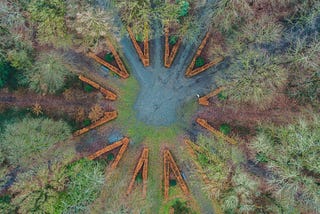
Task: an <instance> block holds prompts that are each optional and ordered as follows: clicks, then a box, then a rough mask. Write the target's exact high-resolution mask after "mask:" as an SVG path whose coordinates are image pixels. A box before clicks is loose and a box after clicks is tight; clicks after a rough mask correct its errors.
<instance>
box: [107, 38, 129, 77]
mask: <svg viewBox="0 0 320 214" xmlns="http://www.w3.org/2000/svg"><path fill="white" fill-rule="evenodd" d="M106 43H107V45H108V47H109V49H110V51H111V52H112V54H113V56H114V59H115V60H116V62H117V64H118V66H119V68H120V71H121V75H122V76H121V75H120V76H121V77H123V78H128V77H129V73H128V71H127V69H126V67H125V66H124V64H123V62H122V60H121V58H120V56H119V54H118V52H117V51H116V49H115V48H114V46H113V45H112V43H111V42H110V40H109V39H106Z"/></svg>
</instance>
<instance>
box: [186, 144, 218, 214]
mask: <svg viewBox="0 0 320 214" xmlns="http://www.w3.org/2000/svg"><path fill="white" fill-rule="evenodd" d="M184 142H185V144H186V146H187V150H188V152H189V154H190V156H191V157H192V158H193V160H194V161H193V162H194V164H195V166H196V167H197V170H198V172H199V173H200V175H201V177H202V180H203V182H204V183H205V184H206V185H208V184H210V183H211V184H212V183H213V181H212V180H210V179H209V178H208V176H207V175H206V173H205V172H204V170H203V168H202V166H201V165H200V164H199V163H198V161H196V160H197V159H198V158H197V155H196V152H200V153H202V154H205V155H209V154H207V151H205V149H203V148H201V147H200V146H199V145H197V144H195V143H193V142H191V141H190V140H189V139H185V141H184ZM214 185H215V184H214ZM212 203H213V206H214V211H215V213H217V214H222V213H223V212H222V210H221V208H220V206H219V203H218V202H217V201H216V200H215V199H213V201H212Z"/></svg>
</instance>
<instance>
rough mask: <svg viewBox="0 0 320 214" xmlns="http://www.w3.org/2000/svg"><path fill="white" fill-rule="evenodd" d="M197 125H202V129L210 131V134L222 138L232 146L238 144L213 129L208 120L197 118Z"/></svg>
mask: <svg viewBox="0 0 320 214" xmlns="http://www.w3.org/2000/svg"><path fill="white" fill-rule="evenodd" d="M197 123H198V124H199V125H201V126H202V127H204V128H205V129H207V130H209V131H210V132H212V133H213V134H214V135H215V136H216V137H218V138H222V139H223V140H225V141H227V142H228V143H230V144H233V145H234V144H237V142H236V141H235V140H234V139H232V138H230V137H228V136H226V135H224V134H223V133H221V132H220V131H218V130H216V129H215V128H213V127H212V126H211V125H210V124H209V123H208V122H207V121H206V120H204V119H201V118H197Z"/></svg>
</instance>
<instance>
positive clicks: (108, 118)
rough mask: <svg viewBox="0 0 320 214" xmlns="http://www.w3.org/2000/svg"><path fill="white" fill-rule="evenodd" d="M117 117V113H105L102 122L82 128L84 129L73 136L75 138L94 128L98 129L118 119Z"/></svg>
mask: <svg viewBox="0 0 320 214" xmlns="http://www.w3.org/2000/svg"><path fill="white" fill-rule="evenodd" d="M117 116H118V113H117V112H116V111H111V112H105V113H104V116H103V117H102V118H101V119H100V120H98V121H97V122H95V123H93V124H91V125H89V126H86V127H84V128H82V129H80V130H78V131H76V132H75V133H74V134H73V136H79V135H82V134H84V133H86V132H88V131H90V130H91V129H94V128H96V127H98V126H101V125H103V124H105V123H107V122H109V121H111V120H114V119H116V118H117Z"/></svg>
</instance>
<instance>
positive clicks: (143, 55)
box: [127, 27, 150, 67]
mask: <svg viewBox="0 0 320 214" xmlns="http://www.w3.org/2000/svg"><path fill="white" fill-rule="evenodd" d="M127 29H128V33H129V36H130V39H131V41H132V44H133V46H134V48H135V49H136V51H137V54H138V56H139V58H140V60H141V62H142V64H143V65H144V66H145V67H147V66H149V65H150V54H149V51H150V50H149V35H148V31H145V34H144V40H143V51H142V49H141V47H140V45H139V44H138V42H137V40H136V37H135V35H134V33H133V32H132V30H131V28H130V27H128V28H127Z"/></svg>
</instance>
